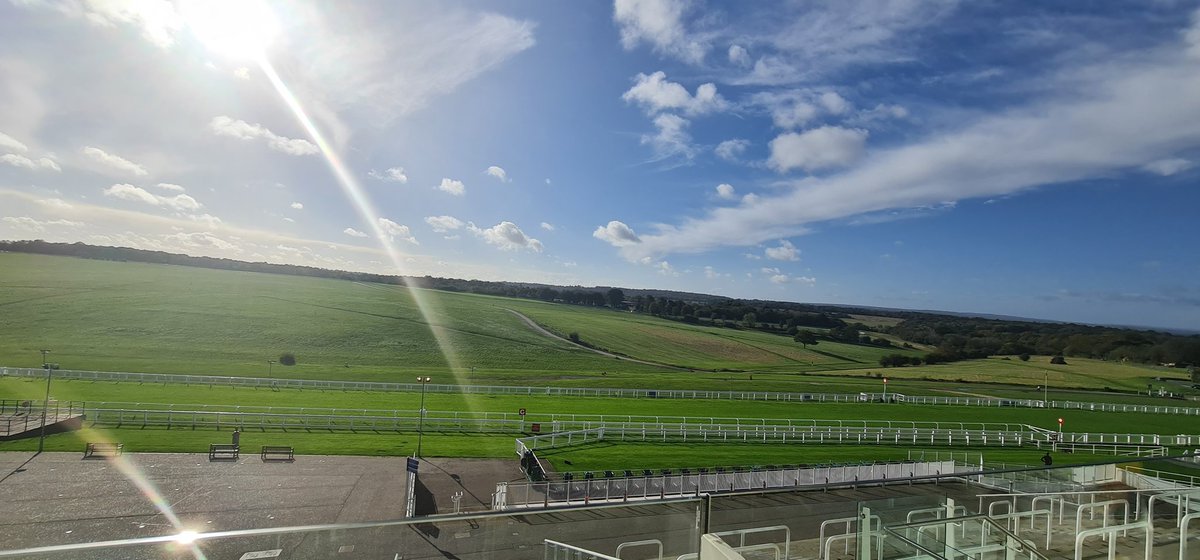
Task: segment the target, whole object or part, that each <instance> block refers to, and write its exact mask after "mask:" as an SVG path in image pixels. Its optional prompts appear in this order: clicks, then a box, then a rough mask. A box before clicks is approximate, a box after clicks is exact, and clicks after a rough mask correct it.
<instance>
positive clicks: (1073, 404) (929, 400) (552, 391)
mask: <svg viewBox="0 0 1200 560" xmlns="http://www.w3.org/2000/svg"><path fill="white" fill-rule="evenodd" d="M45 375H46V373H45V371H44V370H42V369H39V368H10V367H0V377H4V376H12V377H44V376H45ZM54 377H55V378H58V379H81V380H90V381H118V382H119V381H127V382H137V383H172V384H184V385H218V386H229V387H263V388H273V389H336V390H342V391H380V392H392V391H399V392H420V391H421V390H422V386H421V384H419V383H381V382H372V381H332V380H320V379H274V378H263V377H231V376H220V375H187V374H169V373H168V374H164V373H133V372H100V371H81V370H54ZM424 389H425V390H426V391H427V392H431V393H459V394H493V395H544V396H580V397H608V398H641V399H719V400H762V401H794V402H835V403H855V402H858V403H872V402H880V401H882V400H884V399H885V397H886V399H887V400H891V401H895V402H901V403H908V404H924V405H938V406H975V407H1026V408H1060V409H1068V410H1093V411H1098V412H1140V413H1148V414H1182V415H1190V416H1200V408H1192V407H1184V406H1161V405H1146V404H1122V403H1096V402H1079V401H1050V402H1045V401H1043V400H1041V399H1017V398H1003V397H994V398H980V397H966V396H963V397H950V396H936V395H906V394H902V393H891V392H889V393H888V394H887V395H883V394H882V393H875V392H869V393H785V392H773V391H699V390H680V389H617V388H603V387H528V386H506V385H450V384H433V383H429V384H426V385H425V386H424Z"/></svg>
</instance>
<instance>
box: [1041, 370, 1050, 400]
mask: <svg viewBox="0 0 1200 560" xmlns="http://www.w3.org/2000/svg"><path fill="white" fill-rule="evenodd" d="M1045 373H1046V379H1045V383H1042V408H1047V407H1049V406H1050V372H1048V371H1047V372H1045Z"/></svg>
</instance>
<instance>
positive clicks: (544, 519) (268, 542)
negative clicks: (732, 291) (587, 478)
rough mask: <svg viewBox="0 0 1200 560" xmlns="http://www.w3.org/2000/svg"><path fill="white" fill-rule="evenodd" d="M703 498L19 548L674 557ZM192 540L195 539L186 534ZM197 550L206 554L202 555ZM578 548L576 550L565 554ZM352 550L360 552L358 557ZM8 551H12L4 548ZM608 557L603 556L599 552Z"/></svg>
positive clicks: (684, 548)
mask: <svg viewBox="0 0 1200 560" xmlns="http://www.w3.org/2000/svg"><path fill="white" fill-rule="evenodd" d="M698 504H699V501H698V500H694V501H689V502H675V503H659V504H645V505H637V506H608V507H594V508H586V509H576V510H560V511H552V512H542V513H533V514H505V515H488V516H472V517H466V516H462V517H437V518H426V519H421V520H412V521H403V522H394V523H379V524H360V525H353V526H329V527H319V528H318V527H314V528H307V529H306V528H283V529H266V530H259V531H244V532H242V531H237V532H230V533H213V534H209V535H199V536H192V538H194V539H195V540H194V542H191V543H190V544H187V543H185V542H180V541H177V540H172V539H165V538H163V539H140V540H137V541H128V542H126V543H113V544H108V545H104V546H100V547H98V548H93V549H83V548H81V546H87V545H74V546H64V547H59V548H57V549H52V550H46V551H42V552H37V551H14V552H13V554H14V555H15V556H17V557H20V558H34V559H52V558H53V559H59V558H62V559H66V558H84V557H86V558H98V559H105V558H114V559H115V558H121V559H159V558H164V559H174V558H180V559H183V558H205V557H206V558H234V559H237V558H247V559H250V558H286V559H292V560H302V559H314V560H316V559H328V558H372V559H374V558H382V559H394V558H484V559H486V558H499V559H509V558H539V557H542V556H543V554H544V553H545V552H546V546H545V541H546V540H547V539H552V540H554V541H557V542H559V543H563V544H566V545H569V546H570V547H572V549H582V550H586V551H593V552H595V553H597V554H598V555H603V556H616V554H617V549H618V547H621V545H622V544H628V543H640V542H641V541H648V540H653V541H657V543H656V544H654V545H652V546H626V548H627V549H628V550H627V551H623V552H622V558H624V559H625V560H641V559H645V558H651V557H654V558H657V557H658V553H659V547H658V544H661V550H662V554H663V555H664V556H669V557H671V558H674V557H678V556H680V555H684V554H692V553H696V552H697V543H698V540H699V534H698V532H697V527H696V521H697V517H698V513H697V512H698V508H697V505H698ZM182 540H183V541H186V540H187V539H186V538H185V539H182ZM551 551H552V554H551V556H550V557H551V558H554V557H556V556H555V554H557V557H559V558H568V557H569V558H588V557H589V555H588V554H583V553H579V552H578V551H577V550H569V551H568V550H566V549H565V548H564V549H560V550H554V549H553V547H551ZM197 552H198V553H199V554H197ZM567 552H570V555H564V554H566V553H567ZM351 553H352V554H351ZM0 556H4V553H0ZM595 557H600V556H595Z"/></svg>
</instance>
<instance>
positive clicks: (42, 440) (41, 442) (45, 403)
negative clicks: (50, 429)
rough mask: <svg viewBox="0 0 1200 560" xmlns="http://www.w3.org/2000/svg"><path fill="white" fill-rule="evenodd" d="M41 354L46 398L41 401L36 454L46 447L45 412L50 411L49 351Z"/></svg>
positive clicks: (42, 351) (43, 351) (44, 350)
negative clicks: (47, 359)
mask: <svg viewBox="0 0 1200 560" xmlns="http://www.w3.org/2000/svg"><path fill="white" fill-rule="evenodd" d="M41 353H42V369H44V370H46V398H44V399H42V434H41V437H39V438H38V453H41V452H42V449H44V448H45V447H46V412H47V411H48V410H49V409H50V364H48V363H46V354H49V353H50V351H49V350H46V349H42V350H41Z"/></svg>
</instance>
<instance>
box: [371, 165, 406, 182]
mask: <svg viewBox="0 0 1200 560" xmlns="http://www.w3.org/2000/svg"><path fill="white" fill-rule="evenodd" d="M367 176H368V177H370V178H372V179H376V180H378V181H387V182H389V183H402V184H403V183H407V182H408V175H407V174H406V173H405V172H404V168H403V167H389V168H387V169H385V170H383V171H376V170H374V169H372V170H371V171H370V172H369V173H367Z"/></svg>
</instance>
